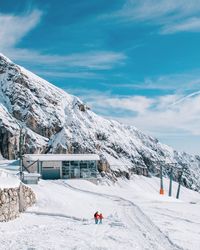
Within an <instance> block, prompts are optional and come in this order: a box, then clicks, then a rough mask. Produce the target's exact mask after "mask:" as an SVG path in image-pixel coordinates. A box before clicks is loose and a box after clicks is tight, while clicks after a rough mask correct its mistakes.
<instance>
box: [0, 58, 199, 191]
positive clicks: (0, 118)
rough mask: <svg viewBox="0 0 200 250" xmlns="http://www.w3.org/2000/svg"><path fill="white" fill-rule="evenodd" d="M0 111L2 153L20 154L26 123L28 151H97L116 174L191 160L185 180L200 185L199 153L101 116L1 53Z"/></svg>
mask: <svg viewBox="0 0 200 250" xmlns="http://www.w3.org/2000/svg"><path fill="white" fill-rule="evenodd" d="M0 110H1V112H0V142H1V143H0V152H1V154H2V156H4V157H5V158H8V159H13V158H15V157H16V152H17V150H18V149H17V148H16V145H18V143H17V142H18V140H19V125H23V126H24V127H25V128H26V131H27V133H26V138H25V140H26V144H25V152H26V153H41V152H42V153H64V154H65V153H96V154H99V155H100V156H101V159H102V162H103V163H105V164H104V165H105V166H104V168H103V167H102V169H101V170H105V168H106V170H109V169H110V170H111V174H114V175H116V176H120V175H125V174H126V173H139V174H145V175H151V174H156V173H157V172H158V171H157V168H159V166H160V164H161V163H160V162H162V164H163V165H164V166H167V163H171V162H173V163H177V164H178V165H177V166H179V167H182V166H183V165H184V164H187V168H188V172H189V173H188V174H186V175H185V176H184V178H183V179H184V183H183V184H184V185H185V186H187V187H190V188H192V189H195V190H200V158H199V157H198V156H191V155H189V154H186V153H180V152H177V151H175V150H173V149H172V148H170V147H168V146H166V145H164V144H161V143H160V142H159V141H158V140H157V139H155V138H152V137H150V136H147V135H145V134H144V133H142V132H140V131H139V130H137V129H136V128H135V127H132V126H127V125H123V124H120V123H119V122H117V121H113V120H107V119H105V118H103V117H101V116H98V115H97V114H95V113H94V112H92V111H91V110H90V109H89V107H87V105H86V104H84V103H83V102H82V101H81V100H80V99H79V98H77V97H75V96H72V95H69V94H68V93H66V92H65V91H63V90H61V89H59V88H57V87H55V86H54V85H52V84H50V83H48V82H47V81H45V80H43V79H42V78H40V77H38V76H36V75H34V74H33V73H31V72H29V71H27V70H26V69H24V68H22V67H20V66H18V65H16V64H14V63H12V62H11V61H10V60H9V59H7V58H6V57H4V56H1V55H0ZM6 145H8V146H6ZM164 171H165V174H167V173H168V171H169V170H167V168H164ZM174 178H175V179H176V180H177V178H178V177H177V173H176V174H175V177H174Z"/></svg>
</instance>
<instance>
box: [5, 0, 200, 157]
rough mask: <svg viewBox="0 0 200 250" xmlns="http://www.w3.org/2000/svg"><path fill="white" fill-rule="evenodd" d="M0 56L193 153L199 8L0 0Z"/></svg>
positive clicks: (150, 1) (197, 142)
mask: <svg viewBox="0 0 200 250" xmlns="http://www.w3.org/2000/svg"><path fill="white" fill-rule="evenodd" d="M0 52H1V53H3V54H5V55H6V56H7V57H9V58H10V59H12V60H14V61H15V62H16V63H18V64H20V65H22V66H24V67H26V68H28V69H29V70H31V71H33V72H34V73H36V74H38V75H40V76H41V77H43V78H45V79H47V80H49V81H50V82H52V83H54V84H55V85H57V86H59V87H61V88H63V89H64V90H66V91H68V92H69V93H71V94H75V95H78V96H79V97H81V98H82V99H83V100H84V101H85V102H86V103H87V104H88V105H89V106H91V107H92V109H93V110H94V111H95V112H97V113H98V114H101V115H103V116H105V117H109V118H112V119H117V120H119V121H120V122H124V123H128V124H132V125H134V126H136V127H137V128H138V129H140V130H142V131H144V132H146V133H148V134H150V135H153V136H156V137H157V138H159V139H160V141H161V142H164V143H167V144H168V145H171V146H173V147H174V148H176V149H179V150H181V151H183V150H185V151H188V152H190V153H195V154H197V153H198V154H199V153H200V1H199V0H190V1H188V0H176V1H174V0H117V1H116V0H109V1H108V0H95V1H94V0H84V1H83V0H59V1H58V0H42V1H40V0H35V1H34V0H32V1H31V0H29V1H27V0H20V1H16V0H1V1H0Z"/></svg>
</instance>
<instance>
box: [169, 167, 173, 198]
mask: <svg viewBox="0 0 200 250" xmlns="http://www.w3.org/2000/svg"><path fill="white" fill-rule="evenodd" d="M172 180H173V168H172V167H171V169H170V181H169V196H172Z"/></svg>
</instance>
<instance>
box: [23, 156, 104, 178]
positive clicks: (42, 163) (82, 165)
mask: <svg viewBox="0 0 200 250" xmlns="http://www.w3.org/2000/svg"><path fill="white" fill-rule="evenodd" d="M99 160H100V158H99V156H98V155H97V154H25V155H24V157H23V165H24V167H25V168H27V169H28V170H29V171H30V172H32V173H39V174H40V175H41V177H42V179H72V178H83V179H90V178H96V177H97V172H98V170H97V164H98V161H99Z"/></svg>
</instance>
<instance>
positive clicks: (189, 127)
mask: <svg viewBox="0 0 200 250" xmlns="http://www.w3.org/2000/svg"><path fill="white" fill-rule="evenodd" d="M71 91H72V93H73V90H71ZM78 91H79V92H78ZM78 91H74V94H78V95H79V96H80V97H84V99H85V101H86V102H87V104H88V105H89V106H91V107H92V109H93V110H94V111H97V112H98V113H99V114H103V115H106V116H107V117H108V118H112V119H117V120H119V121H121V122H123V123H126V124H131V125H134V126H135V127H137V128H138V129H141V130H143V131H145V132H147V133H150V134H152V135H154V136H158V137H160V135H167V134H170V135H174V136H176V137H177V135H179V134H181V136H183V135H187V136H188V135H189V134H190V135H193V136H194V135H198V136H200V127H199V124H200V92H196V93H193V94H190V95H188V96H183V95H177V94H174V95H163V96H157V97H149V98H148V97H144V96H127V97H120V96H113V95H111V94H110V93H109V92H107V93H101V92H97V91H88V92H87V91H86V90H83V91H81V90H78ZM105 109H106V112H105ZM118 109H120V115H119V113H117V110H118ZM129 111H132V112H133V113H132V114H131V113H130V112H129Z"/></svg>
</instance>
